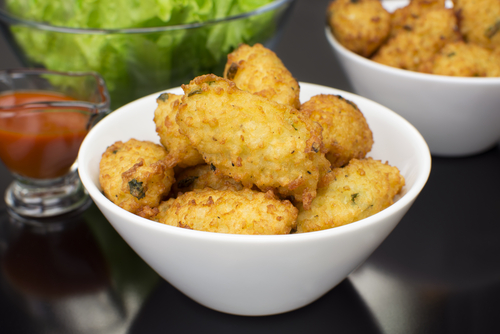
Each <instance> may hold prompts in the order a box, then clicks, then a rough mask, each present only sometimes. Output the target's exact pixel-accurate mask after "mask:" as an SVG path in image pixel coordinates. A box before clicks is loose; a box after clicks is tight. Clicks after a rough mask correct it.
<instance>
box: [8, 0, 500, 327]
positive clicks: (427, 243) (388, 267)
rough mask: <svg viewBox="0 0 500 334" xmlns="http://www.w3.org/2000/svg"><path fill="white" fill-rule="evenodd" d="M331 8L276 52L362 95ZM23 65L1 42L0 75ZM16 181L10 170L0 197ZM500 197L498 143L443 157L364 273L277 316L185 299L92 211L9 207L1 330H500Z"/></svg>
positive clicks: (306, 10)
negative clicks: (59, 214) (54, 213)
mask: <svg viewBox="0 0 500 334" xmlns="http://www.w3.org/2000/svg"><path fill="white" fill-rule="evenodd" d="M327 4H328V0H299V1H298V2H297V3H296V6H295V7H294V9H293V13H292V17H291V20H290V21H289V23H288V25H287V27H286V29H285V31H284V33H283V35H282V38H281V41H280V42H279V44H278V45H277V47H276V49H275V51H276V52H277V54H278V55H279V57H280V58H281V59H282V60H283V62H284V63H285V65H286V66H287V67H288V69H290V71H291V72H292V73H293V75H294V76H295V77H296V78H297V79H298V80H299V81H303V82H311V83H316V84H322V85H326V86H330V87H334V88H338V89H342V90H346V91H352V89H351V86H350V85H349V83H348V81H347V80H346V77H345V75H344V74H343V72H342V69H341V68H340V67H339V65H338V63H337V61H336V59H335V58H334V56H333V53H332V51H331V50H330V48H329V45H328V44H327V41H326V39H325V37H324V30H323V29H324V21H325V20H324V16H325V9H326V6H327ZM15 67H19V63H18V61H17V59H16V58H15V56H14V55H13V54H12V53H11V51H10V49H9V48H8V46H7V45H6V44H5V41H4V40H0V69H7V68H15ZM499 108H500V107H499ZM499 131H500V130H499ZM10 181H11V177H10V175H9V173H8V171H7V170H6V169H5V167H4V166H3V165H2V164H0V192H1V193H4V192H5V189H6V188H7V186H8V184H9V183H10ZM499 189H500V150H499V147H498V146H497V147H495V148H492V149H491V150H489V151H487V152H484V153H482V154H478V155H475V156H471V157H465V158H440V157H433V160H432V171H431V175H430V178H429V180H428V183H427V185H426V186H425V188H424V189H423V191H422V193H421V195H420V196H419V197H418V198H417V200H416V202H415V204H414V205H413V207H412V208H411V209H410V210H409V212H408V213H407V214H406V216H405V217H404V218H403V219H402V221H401V222H400V223H399V225H398V226H397V227H396V229H395V230H394V231H393V233H392V234H391V235H390V236H389V237H388V238H387V239H386V240H385V241H384V242H383V244H382V245H381V246H380V247H379V248H378V249H377V250H376V251H375V252H374V253H373V254H372V256H371V257H370V258H369V259H368V260H367V261H366V262H365V263H364V264H363V265H362V266H361V267H360V268H359V269H357V270H356V271H355V272H353V273H352V274H351V275H349V277H348V278H346V279H345V280H344V281H343V282H341V283H340V284H339V285H338V286H336V287H335V288H334V289H332V290H331V291H330V292H328V293H327V294H326V295H325V296H323V297H322V298H321V299H319V300H317V301H316V302H314V303H312V304H310V305H308V306H306V307H303V308H301V309H299V310H296V311H293V312H289V313H285V314H280V315H275V316H268V317H241V316H233V315H228V314H223V313H219V312H216V311H213V310H210V309H207V308H205V307H203V306H200V305H199V304H197V303H196V302H194V301H192V300H191V299H189V298H187V297H185V296H184V295H183V294H181V293H180V292H179V291H177V290H176V289H175V288H173V287H172V286H171V285H170V284H169V283H167V282H166V281H164V280H163V279H161V278H159V277H158V275H157V274H156V273H155V272H154V271H153V270H152V269H151V268H149V266H148V265H146V264H145V263H144V262H143V261H142V260H141V259H140V258H139V257H138V256H137V255H136V254H135V253H134V251H133V250H132V249H130V248H129V246H128V245H127V244H126V243H125V242H124V241H123V240H122V239H121V238H120V237H119V236H118V234H117V233H116V232H115V231H114V229H113V228H112V227H111V226H110V225H109V223H108V222H107V220H106V219H105V218H104V217H103V216H102V215H101V213H100V212H99V210H98V209H97V208H96V206H95V205H94V204H93V203H90V204H89V207H88V208H86V210H84V211H83V212H81V213H75V214H74V215H73V216H70V217H68V221H67V222H65V223H61V224H56V223H50V224H38V225H36V224H27V223H26V222H22V221H19V220H16V219H15V218H13V217H12V216H10V215H8V214H7V212H6V206H5V203H4V202H3V200H2V201H0V214H1V217H0V261H1V267H0V332H1V333H9V334H10V333H70V334H71V333H164V332H169V333H193V332H203V333H306V332H307V333H327V332H328V333H331V332H336V333H426V334H428V333H500V322H499V321H498V320H497V317H498V311H499V310H500V306H499V302H498V301H499V300H500V242H499V240H500V218H499V212H500V211H499V208H500V191H499Z"/></svg>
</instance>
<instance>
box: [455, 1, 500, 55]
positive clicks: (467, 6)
mask: <svg viewBox="0 0 500 334" xmlns="http://www.w3.org/2000/svg"><path fill="white" fill-rule="evenodd" d="M453 9H454V10H455V12H456V13H457V16H458V18H459V26H460V31H461V33H462V35H463V36H464V39H465V41H467V42H471V43H475V44H478V45H481V46H483V47H485V48H488V49H494V48H495V47H498V46H500V0H453Z"/></svg>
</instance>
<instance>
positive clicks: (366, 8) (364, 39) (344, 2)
mask: <svg viewBox="0 0 500 334" xmlns="http://www.w3.org/2000/svg"><path fill="white" fill-rule="evenodd" d="M327 20H328V24H329V25H330V28H331V30H332V33H333V35H334V36H335V38H336V39H337V40H338V41H339V43H340V44H342V45H343V46H345V47H346V48H347V49H349V50H351V51H353V52H355V53H357V54H359V55H361V56H364V57H369V56H371V55H372V54H373V52H374V51H375V50H377V49H378V48H379V47H380V45H382V43H384V42H385V40H386V39H387V37H388V36H389V32H390V27H391V19H390V14H389V12H387V10H385V8H384V7H382V4H381V3H380V1H379V0H357V1H353V0H334V1H332V2H331V3H330V5H329V6H328V9H327Z"/></svg>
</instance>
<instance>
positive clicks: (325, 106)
mask: <svg viewBox="0 0 500 334" xmlns="http://www.w3.org/2000/svg"><path fill="white" fill-rule="evenodd" d="M300 110H301V112H303V113H304V114H306V115H307V116H308V117H309V118H310V119H311V120H313V121H315V122H318V123H319V124H320V125H321V126H322V128H323V145H324V146H325V150H326V151H327V152H326V155H325V156H326V158H327V159H328V160H329V161H330V163H331V166H332V168H334V167H341V166H344V165H346V164H347V163H348V162H349V161H350V160H351V159H353V158H357V159H361V158H364V157H365V155H366V154H367V153H368V152H370V150H371V149H372V145H373V134H372V131H371V130H370V127H369V126H368V123H367V122H366V119H365V117H364V116H363V113H362V112H361V111H360V110H359V108H358V107H357V105H356V104H354V103H353V102H351V101H348V100H346V99H344V98H343V97H342V96H340V95H326V94H321V95H316V96H313V97H312V98H311V99H309V100H308V101H306V102H304V103H303V104H302V106H301V109H300Z"/></svg>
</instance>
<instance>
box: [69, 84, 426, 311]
mask: <svg viewBox="0 0 500 334" xmlns="http://www.w3.org/2000/svg"><path fill="white" fill-rule="evenodd" d="M300 85H301V100H302V101H306V100H307V99H309V98H310V97H311V96H313V95H317V94H320V93H324V94H341V95H342V96H343V97H345V98H346V99H350V100H352V101H354V102H355V103H357V104H358V106H359V108H360V109H361V110H362V111H363V113H364V115H365V117H366V118H367V121H368V123H369V125H370V127H371V129H372V131H373V133H374V141H375V144H374V146H373V150H372V152H371V153H370V156H372V157H374V158H377V159H381V160H383V161H389V163H390V164H391V165H394V166H397V167H398V168H399V169H400V171H401V172H402V174H403V175H404V177H405V178H406V186H405V187H404V190H403V192H402V195H401V196H400V197H399V198H398V200H397V202H395V203H394V204H393V205H392V206H390V207H389V208H387V209H385V210H383V211H382V212H380V213H377V214H375V215H373V216H371V217H369V218H367V219H364V220H361V221H358V222H355V223H352V224H350V225H345V226H342V227H338V228H334V229H330V230H324V231H319V232H310V233H304V234H291V235H279V236H273V235H263V236H251V235H234V234H220V233H211V232H202V231H194V230H187V229H183V228H178V227H172V226H167V225H163V224H159V223H156V222H153V221H150V220H147V219H144V218H141V217H139V216H136V215H133V214H131V213H129V212H127V211H125V210H123V209H121V208H119V207H118V206H116V205H114V204H113V203H111V202H110V201H109V200H108V199H107V198H106V197H104V195H103V194H102V193H101V188H100V186H99V181H98V173H99V161H100V159H101V155H102V153H103V152H104V151H105V149H106V147H107V146H109V145H111V144H113V143H114V142H115V141H117V140H122V141H126V140H128V139H130V138H132V137H134V138H136V139H140V140H152V141H155V142H158V137H157V135H156V132H155V126H154V123H153V113H154V110H155V108H156V98H157V96H158V95H159V94H160V93H157V94H153V95H149V96H146V97H144V98H142V99H139V100H137V101H134V102H132V103H130V104H128V105H125V106H124V107H122V108H120V109H117V110H116V111H114V112H113V113H111V114H110V115H109V116H107V117H106V118H104V119H103V120H102V121H101V122H99V123H98V124H97V125H96V126H95V127H94V128H93V129H92V130H91V131H90V133H89V134H88V135H87V137H86V138H85V140H84V142H83V144H82V146H81V149H80V153H79V158H78V163H79V172H80V177H81V179H82V182H83V184H84V185H85V187H86V189H87V190H88V192H89V193H90V196H91V197H92V198H93V200H94V202H95V203H96V204H97V206H98V207H99V209H100V210H101V211H102V213H103V214H104V216H105V217H106V218H107V219H108V220H109V222H110V223H111V224H112V225H113V227H114V228H115V229H116V230H117V231H118V233H119V234H120V235H121V236H122V237H123V239H124V240H125V241H126V242H127V243H128V244H129V245H130V246H131V247H132V248H133V249H134V250H135V251H136V252H137V254H139V255H140V256H141V257H142V258H143V259H144V261H146V262H147V263H148V264H149V265H150V266H151V267H152V268H153V269H154V270H156V272H158V274H159V275H160V276H162V277H163V278H164V279H165V280H167V281H168V282H169V283H171V284H172V285H173V286H175V287H176V288H177V289H179V290H180V291H181V292H183V293H184V294H186V295H187V296H189V297H190V298H192V299H193V300H195V301H197V302H198V303H200V304H202V305H205V306H207V307H209V308H212V309H214V310H218V311H221V312H226V313H232V314H238V315H270V314H276V313H283V312H287V311H291V310H294V309H297V308H300V307H302V306H304V305H307V304H309V303H311V302H313V301H315V300H316V299H318V298H319V297H321V296H322V295H323V294H325V293H326V292H328V291H329V290H330V289H332V288H333V287H334V286H336V285H337V284H338V283H340V282H341V281H342V280H343V279H344V278H346V277H347V275H349V273H351V272H352V271H353V270H354V269H355V268H356V267H358V266H359V265H360V264H362V263H363V262H364V261H365V260H366V259H367V258H368V256H370V254H371V253H372V252H373V251H374V250H375V249H376V248H377V247H378V246H379V245H380V244H381V243H382V241H383V240H384V239H385V238H386V237H387V235H389V233H390V232H391V231H392V229H393V228H394V227H395V226H396V225H397V224H398V222H399V221H400V220H401V218H402V217H403V216H404V214H405V213H406V212H407V210H408V209H409V208H410V206H411V205H412V203H413V202H414V200H415V199H416V197H417V196H418V194H419V193H420V191H421V190H422V188H423V187H424V185H425V183H426V182H427V178H428V176H429V173H430V168H431V158H430V152H429V148H428V146H427V144H426V142H425V140H424V139H423V137H422V136H421V135H420V133H419V132H418V131H417V130H416V129H415V128H414V127H413V126H412V125H411V124H410V123H408V122H407V121H406V120H404V119H403V118H402V117H401V116H399V115H397V114H396V113H394V112H392V111H390V110H389V109H387V108H385V107H383V106H381V105H379V104H377V103H375V102H372V101H370V100H367V99H365V98H362V97H359V96H356V95H353V94H350V93H347V92H344V91H339V90H336V89H332V88H328V87H323V86H317V85H312V84H307V83H301V84H300ZM170 91H171V92H174V93H180V94H182V90H180V89H175V90H170Z"/></svg>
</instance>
